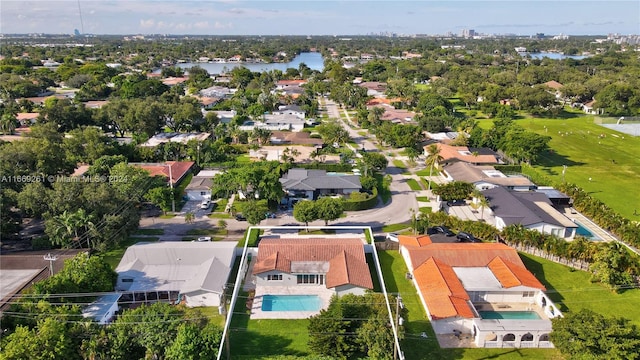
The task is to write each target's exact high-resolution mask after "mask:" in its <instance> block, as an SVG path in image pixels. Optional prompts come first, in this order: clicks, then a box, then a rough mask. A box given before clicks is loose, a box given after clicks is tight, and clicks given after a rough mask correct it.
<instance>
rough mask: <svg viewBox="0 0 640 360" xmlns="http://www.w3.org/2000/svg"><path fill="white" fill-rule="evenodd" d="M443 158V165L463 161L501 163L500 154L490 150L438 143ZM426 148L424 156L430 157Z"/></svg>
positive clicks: (425, 147)
mask: <svg viewBox="0 0 640 360" xmlns="http://www.w3.org/2000/svg"><path fill="white" fill-rule="evenodd" d="M436 145H437V146H438V148H439V149H440V156H442V164H448V163H454V162H456V161H463V162H467V163H470V164H476V165H478V164H498V163H500V160H499V156H498V154H497V153H496V152H495V151H493V150H491V149H489V148H470V147H466V146H452V145H447V144H443V143H436ZM428 147H429V145H425V146H424V148H423V149H424V155H425V156H429V152H428V151H427V148H428Z"/></svg>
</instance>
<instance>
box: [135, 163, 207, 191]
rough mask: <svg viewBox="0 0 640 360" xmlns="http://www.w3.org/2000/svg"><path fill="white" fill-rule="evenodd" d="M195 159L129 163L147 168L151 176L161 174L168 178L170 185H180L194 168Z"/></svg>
mask: <svg viewBox="0 0 640 360" xmlns="http://www.w3.org/2000/svg"><path fill="white" fill-rule="evenodd" d="M194 164H195V162H194V161H166V162H164V163H129V165H131V166H136V167H139V168H141V169H144V170H147V171H148V172H149V174H150V176H151V177H154V176H161V177H164V178H166V179H167V183H169V184H170V185H173V186H176V185H178V184H179V183H180V182H181V181H182V179H184V178H185V177H186V176H187V174H189V172H190V171H191V169H192V168H193V165H194Z"/></svg>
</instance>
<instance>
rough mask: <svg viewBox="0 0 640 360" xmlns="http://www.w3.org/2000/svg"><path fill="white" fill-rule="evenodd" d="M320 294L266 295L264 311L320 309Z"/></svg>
mask: <svg viewBox="0 0 640 360" xmlns="http://www.w3.org/2000/svg"><path fill="white" fill-rule="evenodd" d="M318 310H320V298H319V297H318V295H264V296H263V297H262V311H318Z"/></svg>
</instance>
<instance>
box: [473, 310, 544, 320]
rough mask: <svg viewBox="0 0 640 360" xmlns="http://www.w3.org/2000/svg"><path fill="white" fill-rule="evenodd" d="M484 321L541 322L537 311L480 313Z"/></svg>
mask: <svg viewBox="0 0 640 360" xmlns="http://www.w3.org/2000/svg"><path fill="white" fill-rule="evenodd" d="M478 313H479V314H480V317H481V318H483V319H494V320H495V319H505V320H539V319H540V316H539V315H538V314H537V313H536V312H535V311H478Z"/></svg>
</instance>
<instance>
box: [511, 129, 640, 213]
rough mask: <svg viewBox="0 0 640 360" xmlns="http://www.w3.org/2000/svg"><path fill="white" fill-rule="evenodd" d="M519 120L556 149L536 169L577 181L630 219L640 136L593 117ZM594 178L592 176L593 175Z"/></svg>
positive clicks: (636, 199) (638, 199)
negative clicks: (565, 168) (599, 121)
mask: <svg viewBox="0 0 640 360" xmlns="http://www.w3.org/2000/svg"><path fill="white" fill-rule="evenodd" d="M517 122H518V124H520V125H522V126H523V127H524V128H526V129H528V130H532V131H535V132H537V133H539V134H543V135H548V136H550V137H551V141H550V142H549V146H550V147H551V149H552V150H553V152H550V153H547V154H544V155H543V156H542V157H541V158H540V159H539V161H538V163H537V164H536V166H535V167H536V169H538V170H540V172H542V173H543V174H544V175H546V176H548V177H550V178H551V179H553V180H554V181H557V182H561V181H562V166H563V165H566V166H567V170H566V173H565V180H566V181H568V182H571V183H574V184H576V185H578V186H580V187H581V188H583V189H584V190H585V191H587V192H589V193H590V194H591V195H592V196H593V197H595V198H597V199H599V200H601V201H603V202H604V203H606V204H607V205H608V206H610V207H611V208H613V209H614V210H616V211H617V212H619V213H620V214H621V215H623V216H624V217H626V218H628V219H631V220H638V216H636V215H633V214H634V210H636V209H638V207H640V192H638V191H637V188H638V184H640V156H639V155H640V137H633V136H630V135H627V134H624V133H619V132H617V131H613V130H610V129H607V128H605V127H602V126H600V125H597V124H594V123H593V118H592V117H577V118H570V119H523V120H518V121H517ZM589 179H591V180H589Z"/></svg>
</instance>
